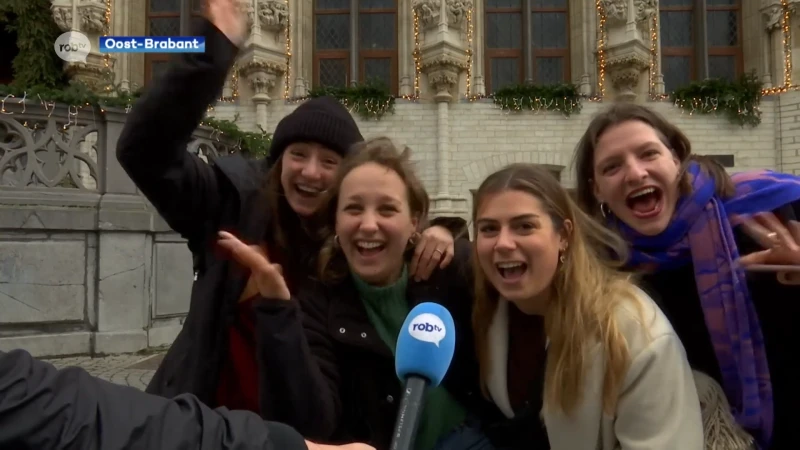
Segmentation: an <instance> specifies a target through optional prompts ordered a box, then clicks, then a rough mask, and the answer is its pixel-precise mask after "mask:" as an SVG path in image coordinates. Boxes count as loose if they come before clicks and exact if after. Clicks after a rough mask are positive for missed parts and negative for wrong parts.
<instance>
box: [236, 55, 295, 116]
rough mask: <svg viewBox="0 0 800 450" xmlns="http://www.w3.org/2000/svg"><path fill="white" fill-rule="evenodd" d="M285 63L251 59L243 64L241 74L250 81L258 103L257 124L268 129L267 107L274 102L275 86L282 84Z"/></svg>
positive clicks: (255, 102) (254, 97) (253, 99)
mask: <svg viewBox="0 0 800 450" xmlns="http://www.w3.org/2000/svg"><path fill="white" fill-rule="evenodd" d="M284 70H285V65H281V64H275V63H270V62H267V61H263V60H251V61H249V62H247V63H245V64H243V65H242V67H241V69H240V74H241V75H242V77H243V78H246V79H247V81H249V86H250V89H251V90H252V91H253V97H252V101H253V104H255V105H256V124H257V125H258V126H260V127H261V128H264V129H265V130H266V129H267V124H268V123H269V114H268V109H267V107H268V106H269V104H270V103H272V97H271V96H270V92H273V91H274V89H275V86H277V85H279V84H281V83H280V81H281V78H282V77H281V75H283V73H284Z"/></svg>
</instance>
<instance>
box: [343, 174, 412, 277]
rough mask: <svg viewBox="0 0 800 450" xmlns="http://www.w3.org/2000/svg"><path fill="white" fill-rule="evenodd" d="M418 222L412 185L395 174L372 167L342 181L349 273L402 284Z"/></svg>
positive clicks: (345, 252) (344, 233)
mask: <svg viewBox="0 0 800 450" xmlns="http://www.w3.org/2000/svg"><path fill="white" fill-rule="evenodd" d="M417 221H418V219H417V217H414V215H413V214H412V212H411V210H410V206H409V200H408V187H407V186H406V184H405V183H404V182H403V179H402V178H400V176H399V175H398V174H397V173H396V172H394V171H393V170H390V169H388V168H386V167H384V166H381V165H379V164H376V163H367V164H363V165H361V166H358V167H356V168H355V169H353V170H352V171H350V173H348V174H347V175H346V176H345V177H344V179H343V180H342V183H341V187H340V189H339V200H338V205H337V210H336V235H337V236H338V237H339V245H340V246H341V248H342V252H343V253H344V256H345V258H346V259H347V262H348V264H349V266H350V269H351V270H352V271H353V273H355V274H356V275H358V276H359V277H361V278H362V279H363V280H364V281H366V282H367V283H370V284H373V285H387V284H391V283H392V282H394V281H395V280H397V278H398V276H399V275H400V273H401V271H402V268H403V264H404V260H403V253H404V252H405V250H406V248H407V245H408V242H409V239H410V238H411V236H412V235H413V234H414V232H415V231H416V228H417Z"/></svg>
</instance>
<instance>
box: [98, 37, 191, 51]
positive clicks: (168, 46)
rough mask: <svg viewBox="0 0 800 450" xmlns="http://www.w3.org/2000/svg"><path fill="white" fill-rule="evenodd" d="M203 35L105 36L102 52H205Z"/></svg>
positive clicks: (101, 42) (102, 38)
mask: <svg viewBox="0 0 800 450" xmlns="http://www.w3.org/2000/svg"><path fill="white" fill-rule="evenodd" d="M205 51H206V38H205V37H203V36H103V37H101V38H100V53H205Z"/></svg>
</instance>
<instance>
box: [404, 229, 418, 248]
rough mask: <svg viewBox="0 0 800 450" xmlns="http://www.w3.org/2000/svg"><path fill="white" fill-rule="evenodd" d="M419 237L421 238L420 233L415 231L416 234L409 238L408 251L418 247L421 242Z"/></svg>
mask: <svg viewBox="0 0 800 450" xmlns="http://www.w3.org/2000/svg"><path fill="white" fill-rule="evenodd" d="M419 237H420V234H419V233H418V232H416V231H415V232H414V233H413V234H412V235H411V236H410V237H409V238H408V246H406V248H408V249H411V248H414V246H416V245H417V242H418V241H419Z"/></svg>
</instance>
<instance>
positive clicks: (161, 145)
mask: <svg viewBox="0 0 800 450" xmlns="http://www.w3.org/2000/svg"><path fill="white" fill-rule="evenodd" d="M196 30H198V31H197V32H196V33H197V34H198V35H202V36H205V38H206V52H205V53H201V54H181V55H176V56H177V57H176V58H175V59H174V60H173V61H172V62H171V66H170V68H169V70H168V71H167V72H166V73H165V74H164V78H162V79H161V80H158V82H157V83H156V84H155V85H154V86H153V87H152V88H151V89H150V90H149V91H147V92H146V93H145V95H144V96H143V97H142V98H141V99H140V100H139V101H138V102H137V103H136V105H135V106H134V107H133V109H132V111H131V113H130V115H129V117H128V120H127V122H126V124H125V128H124V129H123V131H122V134H121V136H120V139H119V143H118V147H117V157H118V159H119V161H120V163H121V165H122V167H123V168H124V169H125V171H126V172H127V174H128V175H129V176H130V177H131V179H132V180H133V181H134V183H135V184H136V186H137V187H138V188H139V189H140V190H141V192H142V193H143V194H144V195H145V196H146V197H147V199H148V200H149V201H150V202H151V203H152V204H153V206H154V207H155V208H156V210H157V211H158V212H159V214H160V215H161V216H162V217H163V218H164V220H165V221H166V222H167V224H169V226H170V227H171V228H172V229H173V230H174V231H175V232H177V233H179V234H180V235H181V236H182V237H184V238H185V239H187V240H188V244H189V248H190V249H191V250H192V253H193V255H194V258H195V276H196V281H195V282H194V285H193V286H192V297H191V303H190V308H189V314H188V316H187V317H186V321H185V323H184V325H183V329H182V330H181V332H180V334H179V335H178V337H177V338H176V339H175V342H174V343H173V344H172V347H171V348H170V349H169V351H168V353H167V355H166V357H165V358H164V361H163V362H162V364H161V366H160V367H159V368H158V370H157V371H156V374H155V375H154V377H153V379H152V381H151V383H150V385H149V386H148V387H147V392H149V393H153V394H158V395H161V396H164V397H173V396H176V395H178V394H184V393H190V394H194V395H196V396H197V397H198V398H199V399H200V401H202V402H203V403H205V404H208V405H211V406H215V404H216V398H215V394H216V392H217V385H218V383H219V379H220V369H221V366H222V364H223V363H224V361H225V360H226V359H225V358H226V357H227V355H228V345H229V342H228V330H229V328H230V327H231V326H232V325H234V324H235V321H236V312H235V306H236V304H237V302H238V299H239V296H240V295H241V293H242V291H243V290H244V286H245V283H246V278H245V277H241V276H232V273H233V270H234V267H233V264H232V263H230V262H229V261H228V260H227V259H222V258H220V257H219V255H218V254H217V252H216V251H215V250H214V243H215V242H216V239H217V236H216V235H217V231H218V230H220V229H227V230H232V231H233V232H234V233H236V234H238V235H239V236H240V237H241V238H242V239H243V240H244V241H246V242H261V241H262V240H263V238H264V233H265V231H264V230H265V225H266V219H267V214H268V211H265V209H266V208H265V203H264V201H263V199H262V195H261V186H262V184H263V180H264V177H265V173H266V170H267V167H266V164H265V162H264V161H248V160H245V159H244V158H242V157H241V156H236V155H234V156H225V157H219V158H216V159H215V160H214V161H213V162H212V163H210V164H207V163H206V162H204V161H203V160H202V159H200V158H199V157H198V156H196V155H194V154H192V153H189V152H187V151H186V143H187V142H188V141H189V140H190V138H191V135H192V133H193V132H194V130H195V129H196V128H197V126H198V124H199V123H200V121H201V119H202V117H203V115H204V113H205V112H206V109H207V107H208V105H209V104H211V103H212V102H213V101H214V100H215V99H216V98H217V96H218V95H219V94H220V92H221V90H222V87H223V84H224V82H225V79H226V77H227V74H228V72H229V70H230V68H231V66H232V65H233V63H234V61H235V58H236V55H237V52H238V49H237V47H236V46H235V45H234V44H233V43H231V42H230V41H229V40H228V39H227V38H226V37H225V35H224V34H222V33H221V32H220V31H219V30H218V29H217V28H216V27H214V25H212V24H211V23H210V22H208V21H207V20H204V19H203V20H200V21H198V23H197V28H196ZM315 250H316V249H300V248H298V249H297V251H298V252H303V251H306V252H309V253H311V252H314V251H315ZM188 263H189V261H187V264H188ZM254 309H255V317H256V336H255V340H256V347H257V352H258V354H257V356H256V359H257V360H258V364H259V372H260V373H259V376H260V382H259V395H260V398H259V406H260V409H261V411H262V416H263V417H264V418H265V419H269V420H276V421H281V422H285V423H288V424H290V425H292V426H294V425H297V428H298V430H299V431H300V432H301V433H303V434H304V435H306V436H307V437H312V438H313V437H317V436H318V435H320V436H324V435H328V434H330V433H331V432H332V431H333V429H332V424H319V426H318V427H317V428H315V429H307V428H304V427H303V425H304V424H305V423H306V422H307V418H308V417H309V416H311V417H313V416H315V415H316V414H315V412H314V411H315V408H316V405H317V404H316V402H315V401H313V400H310V399H309V401H310V402H311V403H308V404H304V403H301V402H300V401H295V400H291V401H290V400H288V398H287V393H291V392H294V391H296V390H297V389H300V386H304V385H306V384H307V381H306V380H303V379H302V378H300V377H298V376H294V375H287V374H292V373H294V372H295V371H294V369H293V367H292V363H293V361H296V360H297V358H315V357H316V356H315V355H317V354H319V353H317V352H316V350H315V348H316V347H317V346H316V336H314V335H309V336H308V337H307V340H304V342H306V343H305V344H304V345H303V346H302V347H292V346H290V345H283V344H281V345H276V342H278V343H284V342H288V343H297V342H300V340H299V339H298V338H297V336H292V335H291V334H292V333H299V334H302V333H303V331H302V329H299V328H287V327H286V326H285V324H287V323H294V322H297V321H302V320H303V319H302V317H303V315H302V312H301V310H300V307H299V305H298V304H297V303H296V302H284V301H280V302H277V301H272V302H270V301H264V300H262V301H257V302H255V303H254ZM322 351H323V352H324V349H323V350H322ZM323 356H324V355H323ZM273 361H288V362H287V363H286V364H281V365H275V364H273V363H272V362H273Z"/></svg>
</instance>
